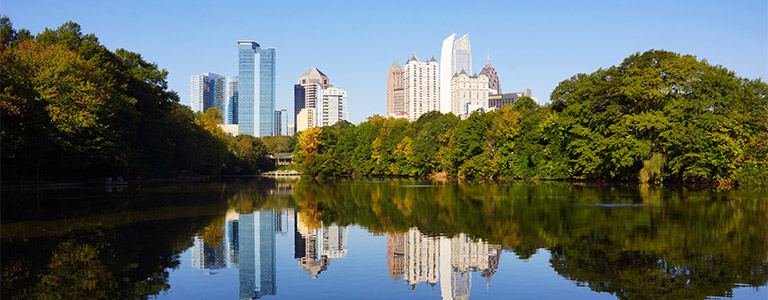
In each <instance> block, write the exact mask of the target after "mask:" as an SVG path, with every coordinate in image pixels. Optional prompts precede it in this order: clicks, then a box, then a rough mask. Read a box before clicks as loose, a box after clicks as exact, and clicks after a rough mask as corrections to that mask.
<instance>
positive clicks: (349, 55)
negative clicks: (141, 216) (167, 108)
mask: <svg viewBox="0 0 768 300" xmlns="http://www.w3.org/2000/svg"><path fill="white" fill-rule="evenodd" d="M767 2H768V1H765V0H754V1H439V2H438V1H434V2H431V1H420V2H416V1H274V0H273V1H143V0H134V1H105V0H99V1H60V0H58V1H38V0H0V14H4V15H7V16H8V17H10V18H11V21H12V22H13V24H14V27H15V28H17V29H18V28H27V29H29V30H30V31H32V33H38V32H40V31H42V30H44V29H45V28H46V27H48V28H56V27H58V26H59V25H61V24H62V23H64V22H66V21H70V20H71V21H74V22H77V23H78V24H80V25H81V26H82V29H83V32H84V33H94V34H96V36H98V37H99V39H100V41H101V42H102V43H103V44H104V45H106V46H107V47H108V48H109V49H112V50H114V49H117V48H125V49H127V50H130V51H134V52H138V53H141V54H142V55H143V56H144V58H145V59H147V60H149V61H153V62H156V63H157V64H158V65H159V66H160V67H161V68H164V69H167V70H168V71H169V73H170V74H169V76H168V82H169V86H170V88H171V89H173V90H175V91H177V92H178V93H179V95H180V96H181V99H182V100H181V101H182V103H184V104H187V105H188V104H189V85H190V83H189V77H190V75H193V74H200V73H203V72H214V73H218V74H222V75H227V76H231V75H236V73H237V43H236V41H237V40H254V41H257V42H258V43H259V44H261V45H262V47H274V48H276V52H277V79H276V88H277V90H276V96H277V103H276V108H278V109H282V108H285V109H288V110H289V111H292V110H293V102H292V101H293V84H294V83H295V81H296V80H298V77H299V76H300V75H301V74H302V73H304V72H305V71H306V70H308V69H309V68H310V67H317V68H319V69H320V70H321V71H323V72H324V73H325V74H327V75H328V76H329V77H330V79H331V83H332V84H333V85H336V86H338V87H341V88H343V89H346V90H347V91H348V93H349V112H350V121H352V122H354V123H359V122H361V121H364V120H365V119H366V118H367V117H369V116H371V115H374V114H379V115H384V114H385V113H386V85H387V71H388V69H389V66H390V65H391V64H392V62H393V61H395V60H397V61H398V62H399V63H400V64H403V63H405V61H406V59H407V58H409V57H410V56H411V55H412V54H413V52H414V51H415V52H416V54H417V56H418V57H419V58H420V59H429V58H430V57H431V56H432V55H434V56H435V57H436V58H437V59H438V60H439V59H440V57H439V54H440V46H441V42H442V40H443V39H444V38H445V37H447V36H448V35H450V34H451V33H457V34H458V35H459V36H461V35H463V34H469V38H470V42H471V46H472V54H473V68H474V71H475V72H479V70H480V68H482V66H483V65H484V64H485V60H486V56H487V55H490V57H491V62H492V64H493V66H494V67H495V68H496V71H497V72H498V73H499V77H500V80H501V86H502V89H503V90H504V92H514V91H521V90H522V89H523V88H530V89H532V91H533V96H534V97H536V98H538V99H539V100H540V102H547V101H548V100H549V94H550V93H551V92H552V90H553V89H554V88H555V86H557V84H558V83H559V82H560V81H562V80H565V79H568V78H569V77H571V76H573V75H574V74H577V73H590V72H593V71H595V70H597V69H598V68H606V67H610V66H612V65H616V64H619V63H621V61H622V60H623V59H624V58H626V57H627V56H629V55H630V54H632V53H635V52H642V51H646V50H649V49H664V50H669V51H674V52H679V53H684V54H692V55H695V56H697V57H698V58H700V59H701V58H705V59H707V61H709V63H710V64H716V65H722V66H724V67H726V68H728V69H730V70H732V71H735V72H736V74H737V75H738V76H741V77H746V78H750V79H754V78H758V77H762V78H764V79H765V78H766V75H767V74H768V4H766V3H767Z"/></svg>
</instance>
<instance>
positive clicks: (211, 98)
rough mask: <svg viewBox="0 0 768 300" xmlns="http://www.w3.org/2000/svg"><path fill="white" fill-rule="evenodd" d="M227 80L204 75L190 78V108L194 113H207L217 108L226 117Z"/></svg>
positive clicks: (209, 74)
mask: <svg viewBox="0 0 768 300" xmlns="http://www.w3.org/2000/svg"><path fill="white" fill-rule="evenodd" d="M225 90H226V78H225V77H224V76H221V75H219V74H214V73H207V72H206V73H203V74H200V75H192V76H190V94H189V102H190V103H189V106H191V107H192V111H195V112H205V111H206V110H208V109H209V108H211V107H215V108H217V109H218V110H219V112H220V113H221V114H222V115H224V114H225V113H226V112H225V110H224V99H225V98H224V95H225V94H226V93H225Z"/></svg>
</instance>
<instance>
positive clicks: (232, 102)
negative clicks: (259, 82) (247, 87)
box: [223, 76, 239, 124]
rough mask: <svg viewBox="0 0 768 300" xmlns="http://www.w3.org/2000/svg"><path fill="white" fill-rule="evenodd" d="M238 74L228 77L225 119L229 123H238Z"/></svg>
mask: <svg viewBox="0 0 768 300" xmlns="http://www.w3.org/2000/svg"><path fill="white" fill-rule="evenodd" d="M237 82H238V79H237V76H231V77H228V78H227V95H226V100H227V105H226V113H224V114H223V115H224V120H225V121H226V123H227V124H237V112H238V110H237V105H238V96H237V95H238V92H239V91H238V87H237Z"/></svg>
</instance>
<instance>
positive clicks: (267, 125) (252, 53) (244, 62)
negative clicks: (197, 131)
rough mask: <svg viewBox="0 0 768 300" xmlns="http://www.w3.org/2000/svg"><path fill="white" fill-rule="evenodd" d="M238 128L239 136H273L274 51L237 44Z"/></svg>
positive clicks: (247, 43) (241, 43)
mask: <svg viewBox="0 0 768 300" xmlns="http://www.w3.org/2000/svg"><path fill="white" fill-rule="evenodd" d="M237 44H238V53H239V54H238V59H239V60H238V108H237V110H238V117H237V119H238V120H237V121H238V125H239V131H240V134H250V135H253V136H256V137H262V136H270V135H273V134H274V131H275V130H274V116H275V115H274V111H275V49H274V48H268V49H262V48H261V46H260V45H259V44H258V43H256V42H253V41H238V42H237Z"/></svg>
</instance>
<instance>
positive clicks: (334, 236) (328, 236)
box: [317, 224, 349, 258]
mask: <svg viewBox="0 0 768 300" xmlns="http://www.w3.org/2000/svg"><path fill="white" fill-rule="evenodd" d="M317 232H318V236H319V237H318V242H320V243H321V245H322V247H318V248H320V249H322V251H323V252H322V253H323V256H327V257H328V258H342V257H346V256H347V239H348V238H349V227H346V226H344V227H340V226H339V225H336V224H332V225H330V226H327V227H323V228H322V230H318V231H317ZM321 234H322V236H320V235H321Z"/></svg>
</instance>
